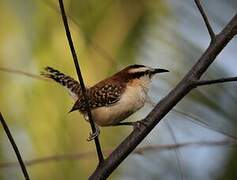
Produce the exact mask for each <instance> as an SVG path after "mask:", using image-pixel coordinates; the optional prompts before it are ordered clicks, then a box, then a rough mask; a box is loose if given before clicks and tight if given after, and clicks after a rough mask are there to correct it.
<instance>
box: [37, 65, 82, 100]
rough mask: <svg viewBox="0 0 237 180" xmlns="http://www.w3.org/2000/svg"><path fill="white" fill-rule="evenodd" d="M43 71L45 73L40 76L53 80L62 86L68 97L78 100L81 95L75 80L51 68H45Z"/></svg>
mask: <svg viewBox="0 0 237 180" xmlns="http://www.w3.org/2000/svg"><path fill="white" fill-rule="evenodd" d="M44 70H45V71H44V72H42V73H41V75H43V76H45V77H47V78H50V79H53V80H54V81H56V82H57V83H59V84H61V85H63V86H64V87H66V88H67V89H68V90H69V93H70V95H71V96H72V97H73V98H74V99H78V96H79V94H80V93H81V88H80V84H79V83H78V82H77V81H76V80H75V79H73V78H72V77H70V76H67V75H65V74H63V73H61V72H60V71H58V70H56V69H54V68H52V67H46V68H45V69H44Z"/></svg>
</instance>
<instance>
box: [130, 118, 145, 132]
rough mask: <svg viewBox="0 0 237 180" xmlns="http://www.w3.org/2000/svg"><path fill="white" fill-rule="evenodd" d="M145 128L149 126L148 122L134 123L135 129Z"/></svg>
mask: <svg viewBox="0 0 237 180" xmlns="http://www.w3.org/2000/svg"><path fill="white" fill-rule="evenodd" d="M142 126H144V127H147V126H148V124H147V122H146V121H144V120H143V119H142V120H140V121H136V122H134V123H133V129H134V130H135V129H141V127H142Z"/></svg>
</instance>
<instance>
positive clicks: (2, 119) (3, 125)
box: [0, 112, 30, 180]
mask: <svg viewBox="0 0 237 180" xmlns="http://www.w3.org/2000/svg"><path fill="white" fill-rule="evenodd" d="M0 121H1V124H2V127H3V129H4V131H5V133H6V135H7V137H8V139H9V141H10V143H11V145H12V148H13V150H14V151H15V154H16V157H17V160H18V163H19V164H20V166H21V170H22V173H23V175H24V177H25V179H26V180H30V176H29V174H28V172H27V169H26V167H25V164H24V162H23V160H22V158H21V154H20V152H19V150H18V148H17V145H16V143H15V141H14V139H13V137H12V135H11V132H10V130H9V128H8V126H7V123H6V121H5V120H4V118H3V116H2V113H1V112H0Z"/></svg>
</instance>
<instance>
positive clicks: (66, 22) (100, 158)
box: [58, 0, 104, 165]
mask: <svg viewBox="0 0 237 180" xmlns="http://www.w3.org/2000/svg"><path fill="white" fill-rule="evenodd" d="M58 2H59V6H60V9H61V15H62V19H63V24H64V28H65V32H66V36H67V39H68V43H69V46H70V50H71V53H72V57H73V61H74V65H75V68H76V71H77V75H78V79H79V82H80V85H81V89H82V95H83V97H84V99H85V102H86V112H87V115H88V118H89V122H90V125H91V129H92V133H95V132H96V126H95V123H94V121H93V119H92V115H91V110H90V107H89V103H88V102H89V101H88V97H87V94H86V88H85V84H84V81H83V78H82V74H81V69H80V66H79V63H78V59H77V55H76V51H75V48H74V45H73V41H72V37H71V33H70V29H69V26H68V21H67V16H66V12H65V9H64V4H63V0H58ZM94 141H95V145H96V150H97V155H98V159H99V165H100V164H102V163H103V162H104V156H103V153H102V150H101V146H100V142H99V138H98V136H97V137H95V139H94Z"/></svg>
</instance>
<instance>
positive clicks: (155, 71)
mask: <svg viewBox="0 0 237 180" xmlns="http://www.w3.org/2000/svg"><path fill="white" fill-rule="evenodd" d="M164 72H169V71H168V70H167V69H159V68H158V69H154V71H153V73H154V74H157V73H164Z"/></svg>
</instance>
